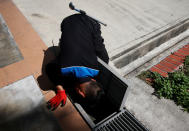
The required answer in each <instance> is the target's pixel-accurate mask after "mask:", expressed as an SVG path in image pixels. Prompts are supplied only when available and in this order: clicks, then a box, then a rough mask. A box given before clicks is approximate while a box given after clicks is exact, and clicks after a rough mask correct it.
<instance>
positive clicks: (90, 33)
mask: <svg viewBox="0 0 189 131" xmlns="http://www.w3.org/2000/svg"><path fill="white" fill-rule="evenodd" d="M61 31H62V35H61V39H60V43H59V45H60V48H61V56H60V64H61V66H62V67H69V66H85V67H90V68H97V56H99V57H100V58H102V59H103V60H104V61H105V62H108V59H109V58H108V54H107V52H106V50H105V47H104V44H103V41H104V40H103V38H102V37H101V31H100V25H99V24H98V23H97V22H95V21H94V20H92V19H91V18H89V17H87V16H85V15H82V14H75V15H71V16H69V17H67V18H65V19H64V20H63V22H62V24H61Z"/></svg>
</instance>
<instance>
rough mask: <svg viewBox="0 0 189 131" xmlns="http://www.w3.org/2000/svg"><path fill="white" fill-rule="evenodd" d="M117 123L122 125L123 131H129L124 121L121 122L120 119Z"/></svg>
mask: <svg viewBox="0 0 189 131" xmlns="http://www.w3.org/2000/svg"><path fill="white" fill-rule="evenodd" d="M115 121H116V122H117V123H118V124H119V125H120V127H121V128H122V129H123V131H128V130H129V129H128V128H127V126H126V124H125V123H124V122H123V121H121V120H119V119H118V118H117V119H115Z"/></svg>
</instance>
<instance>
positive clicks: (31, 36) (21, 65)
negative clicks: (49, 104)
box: [0, 0, 90, 131]
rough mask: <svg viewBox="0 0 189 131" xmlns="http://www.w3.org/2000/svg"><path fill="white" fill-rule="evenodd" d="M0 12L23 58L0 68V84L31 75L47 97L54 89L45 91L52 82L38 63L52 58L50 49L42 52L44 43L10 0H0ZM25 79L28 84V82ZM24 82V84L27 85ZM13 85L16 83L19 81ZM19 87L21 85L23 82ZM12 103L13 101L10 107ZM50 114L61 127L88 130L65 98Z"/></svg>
mask: <svg viewBox="0 0 189 131" xmlns="http://www.w3.org/2000/svg"><path fill="white" fill-rule="evenodd" d="M0 13H1V15H2V16H3V19H4V20H5V21H6V24H7V25H8V28H9V30H10V31H11V33H12V35H13V37H14V40H15V42H16V43H17V45H18V48H19V49H20V52H21V54H22V55H23V58H24V59H23V60H21V61H19V62H16V63H12V64H10V65H7V66H5V67H2V68H0V88H2V87H4V86H7V85H10V84H12V83H14V82H16V81H18V80H22V79H23V78H25V77H27V76H30V75H32V76H33V77H34V78H35V80H36V81H38V84H39V86H40V88H41V92H42V93H43V95H44V97H45V100H46V101H48V100H49V99H51V98H52V97H53V96H55V93H54V92H53V91H48V90H49V89H52V88H51V86H52V84H51V83H50V82H49V80H48V78H47V77H46V75H45V74H43V73H44V72H43V70H42V69H43V68H42V66H43V65H45V64H46V63H48V61H46V60H49V61H50V60H51V59H53V55H52V54H51V53H50V52H49V53H47V52H44V51H45V50H47V46H46V45H45V44H44V42H43V41H42V40H41V39H40V37H39V35H38V34H37V33H36V32H35V31H34V29H33V28H32V26H31V24H30V23H29V22H28V21H27V20H26V18H25V17H24V16H23V14H22V13H21V12H20V11H19V10H18V8H17V7H16V6H15V4H14V3H13V2H12V1H11V0H0ZM45 58H48V59H45ZM26 83H27V84H30V83H29V82H26ZM27 84H26V85H27ZM26 85H25V87H26V88H27V86H26ZM17 86H19V84H18V85H17ZM12 87H14V86H11V88H12ZM21 87H22V88H24V86H21ZM35 93H36V92H35ZM20 96H21V95H19V97H20ZM21 97H22V96H21ZM23 99H25V98H23ZM0 100H2V99H0ZM19 104H20V103H19ZM14 107H15V106H14V104H13V108H14ZM15 108H16V107H15ZM13 110H14V109H13ZM0 114H1V112H0ZM53 115H54V116H55V117H56V119H57V120H58V122H59V124H60V126H61V127H62V130H64V131H79V130H80V131H90V128H89V127H88V125H87V124H86V123H85V121H84V120H83V119H82V117H81V116H80V114H79V112H77V110H76V109H75V108H74V106H73V105H72V103H71V102H70V100H69V99H68V100H67V103H66V105H65V106H64V108H62V107H59V108H58V109H57V110H55V111H54V112H53ZM12 126H13V125H12ZM15 126H16V125H15ZM12 128H13V127H12ZM15 128H16V127H15ZM39 130H40V129H39ZM49 130H50V128H49ZM52 130H53V129H52Z"/></svg>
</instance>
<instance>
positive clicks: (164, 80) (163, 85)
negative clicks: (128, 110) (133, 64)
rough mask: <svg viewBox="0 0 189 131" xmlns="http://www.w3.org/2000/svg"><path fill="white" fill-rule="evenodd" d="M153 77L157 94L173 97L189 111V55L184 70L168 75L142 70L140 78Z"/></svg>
mask: <svg viewBox="0 0 189 131" xmlns="http://www.w3.org/2000/svg"><path fill="white" fill-rule="evenodd" d="M141 77H142V79H143V80H146V78H150V79H153V80H152V83H150V85H152V86H153V87H154V89H155V94H156V95H157V96H159V97H160V98H161V97H164V98H167V99H172V100H174V101H175V103H176V104H177V105H181V106H182V107H183V109H184V110H185V111H188V112H189V56H187V57H186V59H185V61H184V66H183V70H178V71H176V72H173V73H168V77H162V76H161V75H160V74H158V73H156V72H150V71H146V72H142V74H141V75H139V78H141Z"/></svg>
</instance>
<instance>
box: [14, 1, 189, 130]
mask: <svg viewBox="0 0 189 131" xmlns="http://www.w3.org/2000/svg"><path fill="white" fill-rule="evenodd" d="M14 2H15V4H16V5H17V6H18V7H19V9H20V10H21V11H22V13H23V14H24V15H25V17H26V18H27V19H28V20H29V22H30V23H31V24H32V26H33V27H34V28H35V30H36V31H37V32H38V34H39V35H40V37H41V38H42V40H43V41H44V42H45V43H46V45H47V46H51V45H52V43H51V41H52V40H54V41H55V43H58V40H59V37H60V23H61V21H62V19H63V18H64V17H66V16H68V15H70V14H73V13H74V12H73V11H71V10H70V9H69V8H68V3H69V1H63V0H57V1H56V2H52V1H51V0H43V1H35V2H34V1H32V0H27V1H25V0H14ZM73 2H74V4H75V5H76V7H78V8H81V9H84V10H86V11H87V12H88V13H89V14H90V15H92V16H95V17H97V18H99V19H100V20H102V21H104V22H105V23H107V24H108V27H103V26H102V35H103V37H104V38H105V44H106V47H107V49H108V53H109V55H110V57H113V56H115V55H117V54H119V53H120V52H122V51H123V50H125V49H128V48H129V47H131V46H132V45H133V43H136V42H140V41H143V40H145V39H147V38H149V37H150V35H151V34H152V33H154V32H155V33H158V32H159V31H160V30H162V29H163V28H164V27H165V26H166V27H167V26H171V25H172V23H174V22H175V21H177V20H179V19H182V18H183V17H184V18H185V17H186V18H187V17H188V14H189V13H188V12H189V1H188V0H180V1H178V0H159V1H155V0H143V1H136V0H134V1H132V0H127V1H124V0H117V1H113V0H104V1H100V0H96V1H92V0H88V1H87V0H83V1H76V0H73ZM128 81H129V80H128ZM130 81H131V82H132V84H131V85H130V86H131V87H132V89H131V93H130V95H129V98H128V100H127V103H126V107H127V108H128V109H129V110H130V111H131V112H132V113H133V114H134V115H135V116H136V117H137V119H139V120H141V121H142V123H143V124H144V125H146V126H147V127H148V128H149V129H151V130H153V131H154V130H155V131H159V130H162V131H164V130H170V131H172V130H175V131H176V130H180V131H185V130H188V127H187V125H188V121H189V118H188V114H186V112H182V111H181V110H180V109H179V107H177V106H176V105H175V104H174V103H173V102H171V101H167V100H159V99H157V98H156V97H155V96H153V95H151V93H152V92H153V89H152V88H150V87H149V86H148V85H146V84H145V83H143V82H142V81H140V80H138V79H137V78H131V80H130ZM165 101H166V102H165Z"/></svg>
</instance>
